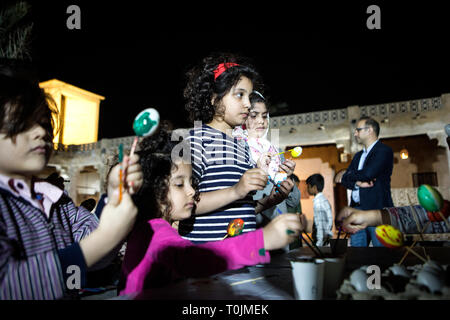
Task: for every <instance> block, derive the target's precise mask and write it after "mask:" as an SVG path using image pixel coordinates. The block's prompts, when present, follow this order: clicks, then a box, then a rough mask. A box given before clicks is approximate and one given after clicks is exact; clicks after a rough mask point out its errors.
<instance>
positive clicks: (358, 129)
mask: <svg viewBox="0 0 450 320" xmlns="http://www.w3.org/2000/svg"><path fill="white" fill-rule="evenodd" d="M368 128H369V127H362V128H355V131H358V132H360V131H361V130H364V129H368Z"/></svg>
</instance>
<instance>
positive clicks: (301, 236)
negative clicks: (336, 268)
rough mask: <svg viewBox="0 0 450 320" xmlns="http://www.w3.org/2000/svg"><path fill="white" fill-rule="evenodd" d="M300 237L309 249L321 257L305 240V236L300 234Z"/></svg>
mask: <svg viewBox="0 0 450 320" xmlns="http://www.w3.org/2000/svg"><path fill="white" fill-rule="evenodd" d="M300 237H302V240H303V241H304V242H305V243H306V244H307V245H308V247H309V248H310V249H311V251H312V252H313V253H314V254H315V255H316V256H317V257H320V255H319V253H317V251H316V250H314V248H313V246H312V245H311V244H310V243H309V242H308V241H306V240H305V238H303V234H301V233H300Z"/></svg>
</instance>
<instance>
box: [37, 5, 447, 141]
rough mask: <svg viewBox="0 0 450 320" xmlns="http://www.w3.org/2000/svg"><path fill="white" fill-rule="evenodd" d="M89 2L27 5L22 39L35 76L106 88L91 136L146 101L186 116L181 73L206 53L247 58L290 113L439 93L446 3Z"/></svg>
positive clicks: (127, 131)
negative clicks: (73, 14)
mask: <svg viewBox="0 0 450 320" xmlns="http://www.w3.org/2000/svg"><path fill="white" fill-rule="evenodd" d="M93 2H94V1H89V2H88V1H55V2H49V1H36V2H35V3H33V19H34V21H35V29H34V32H35V35H34V37H35V39H34V42H33V43H34V62H35V63H36V65H37V67H38V70H39V77H40V80H42V81H44V80H49V79H52V78H57V79H59V80H62V81H65V82H68V83H70V84H73V85H75V86H78V87H81V88H83V89H86V90H89V91H92V92H94V93H97V94H100V95H103V96H105V97H106V100H104V101H103V102H102V103H101V105H100V106H101V107H100V108H101V111H100V126H99V138H100V139H101V138H113V137H118V136H125V135H132V134H133V131H132V122H133V119H134V117H135V115H136V114H137V113H138V112H139V111H140V110H141V109H143V108H145V107H154V108H156V109H158V111H159V112H160V113H161V116H162V118H163V119H170V120H172V121H173V122H174V123H175V125H176V126H187V125H189V123H188V122H187V120H186V118H187V115H186V114H185V112H184V107H183V103H184V101H183V99H182V90H183V87H184V85H185V78H184V74H185V72H186V71H187V69H188V68H189V67H190V66H192V65H194V64H196V63H197V62H198V61H200V60H201V58H203V57H204V56H206V55H207V54H209V53H210V52H213V51H231V52H237V53H240V54H243V55H245V56H248V57H250V58H252V59H253V61H254V63H255V65H256V67H257V69H258V70H259V71H260V72H261V74H262V75H263V78H264V80H265V84H266V86H267V87H268V89H269V93H270V96H271V98H272V102H273V103H282V102H286V103H287V104H288V105H289V113H299V112H310V111H314V110H324V109H334V108H343V107H346V106H349V105H368V104H377V103H383V102H391V101H401V100H409V99H415V98H425V97H432V96H438V95H440V94H442V93H445V92H450V73H449V71H450V55H449V51H448V46H446V43H447V42H449V39H450V37H449V35H450V23H449V22H448V21H450V19H449V18H448V10H446V8H445V7H438V6H432V5H430V4H428V3H425V2H423V3H422V4H420V3H417V2H413V4H411V2H402V1H396V5H395V6H394V5H393V4H391V3H390V4H387V3H385V2H379V1H378V2H373V1H372V2H364V1H363V2H355V3H354V4H352V3H346V4H336V3H335V4H333V5H332V4H331V2H330V3H328V2H314V5H312V4H308V5H305V4H303V3H302V2H298V1H296V2H295V3H296V5H295V6H294V2H261V1H260V2H243V1H242V2H239V1H228V2H213V1H207V2H201V3H200V4H197V2H194V1H184V2H182V4H179V3H178V2H172V1H166V2H164V3H165V4H163V5H162V6H161V5H158V6H156V5H154V4H153V3H156V2H155V1H139V2H138V1H121V2H119V3H118V2H115V1H113V2H100V1H95V4H93ZM335 2H336V1H335ZM340 2H343V1H340ZM391 2H392V1H391ZM71 4H77V5H79V6H80V8H81V30H68V29H67V27H66V20H67V18H68V17H69V14H67V13H66V8H67V7H68V6H69V5H71ZM144 4H145V5H144ZM370 4H378V5H379V6H380V8H381V30H368V29H367V28H366V19H367V18H368V17H369V14H367V13H366V9H367V7H368V6H369V5H370ZM447 75H448V76H447Z"/></svg>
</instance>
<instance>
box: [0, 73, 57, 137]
mask: <svg viewBox="0 0 450 320" xmlns="http://www.w3.org/2000/svg"><path fill="white" fill-rule="evenodd" d="M57 116H58V111H57V107H56V104H55V102H54V100H53V99H52V98H51V96H50V95H48V94H47V93H45V92H44V90H43V89H41V88H40V87H39V83H38V82H37V81H33V80H31V79H26V78H23V77H19V76H17V77H16V76H15V75H14V70H11V69H10V68H7V67H5V66H0V132H2V133H4V134H5V135H6V136H7V137H11V138H15V136H17V135H18V134H19V133H22V132H24V131H27V130H28V129H30V128H32V127H33V126H34V125H35V124H38V125H40V126H41V127H42V128H44V129H45V131H46V132H47V136H46V137H45V139H46V140H47V141H52V140H53V135H54V133H55V132H57V130H54V129H55V127H56V125H57V122H56V121H57V119H58V117H57ZM56 129H57V128H56Z"/></svg>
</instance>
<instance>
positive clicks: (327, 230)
mask: <svg viewBox="0 0 450 320" xmlns="http://www.w3.org/2000/svg"><path fill="white" fill-rule="evenodd" d="M324 184H325V180H324V178H323V176H322V175H321V174H318V173H316V174H313V175H311V176H309V177H308V179H306V185H307V190H308V193H309V194H310V195H312V196H314V200H313V202H314V206H313V208H314V224H313V233H312V238H313V241H314V242H315V243H316V246H325V245H327V244H328V242H329V239H331V238H332V237H333V232H332V229H333V217H332V214H331V206H330V203H329V202H328V199H327V198H325V196H324V195H323V193H322V191H323V187H324Z"/></svg>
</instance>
